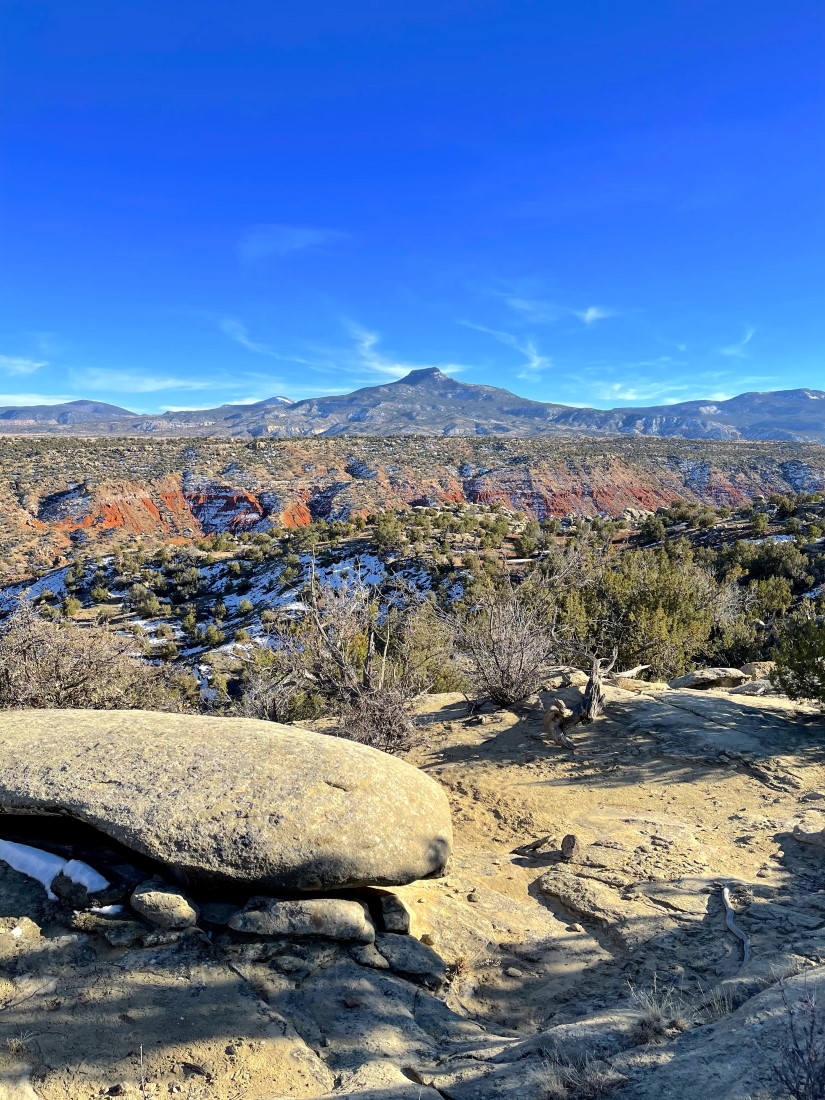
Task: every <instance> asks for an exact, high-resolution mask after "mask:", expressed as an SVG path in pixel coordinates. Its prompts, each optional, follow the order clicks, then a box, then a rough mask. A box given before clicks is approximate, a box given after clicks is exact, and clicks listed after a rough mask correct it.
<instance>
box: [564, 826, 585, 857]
mask: <svg viewBox="0 0 825 1100" xmlns="http://www.w3.org/2000/svg"><path fill="white" fill-rule="evenodd" d="M580 848H581V845H580V843H579V838H578V837H577V836H576V834H575V833H568V834H567V836H564V837H562V841H561V855H562V859H567V860H571V859H574V858H575V857H576V855H577V854H578V852H579V851H580Z"/></svg>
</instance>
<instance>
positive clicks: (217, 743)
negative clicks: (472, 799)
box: [0, 710, 451, 892]
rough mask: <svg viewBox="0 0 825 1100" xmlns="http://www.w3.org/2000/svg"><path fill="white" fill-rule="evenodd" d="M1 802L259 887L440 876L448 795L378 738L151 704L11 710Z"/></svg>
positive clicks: (211, 879)
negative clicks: (377, 745) (378, 744)
mask: <svg viewBox="0 0 825 1100" xmlns="http://www.w3.org/2000/svg"><path fill="white" fill-rule="evenodd" d="M0 810H5V811H26V812H32V813H56V814H63V815H67V816H69V817H73V818H76V819H77V820H79V821H84V822H87V823H88V824H90V825H92V826H94V827H95V828H97V829H99V830H100V831H101V832H103V833H105V834H107V835H108V836H110V837H113V838H114V839H115V840H118V841H120V842H121V843H122V844H125V845H126V846H128V847H129V848H131V849H133V850H134V851H136V852H139V853H141V854H142V855H145V856H149V857H151V858H153V859H155V860H157V861H159V862H160V863H162V864H164V865H165V866H166V867H168V868H171V869H172V870H173V871H174V872H176V875H177V877H178V878H179V879H180V880H182V881H188V882H191V883H194V884H201V885H207V886H219V887H230V888H231V887H244V888H246V887H253V888H255V889H257V890H258V891H267V892H278V891H284V890H286V891H295V892H313V891H319V890H324V889H329V888H340V887H351V886H364V885H377V886H391V885H397V884H403V883H408V882H412V881H414V880H415V879H419V878H426V877H427V876H430V875H434V874H438V873H439V872H440V871H441V870H442V869H443V867H444V864H445V862H446V860H447V857H448V855H449V852H450V844H451V826H450V811H449V806H448V803H447V798H446V796H445V794H444V791H443V790H442V788H441V787H440V786H439V785H438V783H436V782H435V781H434V780H432V779H430V778H429V777H428V776H426V775H425V774H424V773H423V772H421V771H419V770H418V769H417V768H414V767H412V766H411V765H410V764H407V763H405V762H404V761H402V760H399V759H397V758H396V757H393V756H388V755H387V754H386V753H383V752H379V751H378V750H377V749H371V748H367V747H366V746H364V745H358V744H355V743H354V742H352V741H347V740H344V739H342V738H337V737H331V736H327V735H325V734H321V733H312V732H310V731H308V730H302V729H296V728H295V727H293V726H281V725H278V724H276V723H274V722H259V721H256V720H255V719H250V718H202V717H198V716H192V715H180V714H158V713H154V712H151V711H136V710H135V711H130V710H121V711H81V710H77V711H72V710H30V711H6V712H4V714H3V716H2V722H0Z"/></svg>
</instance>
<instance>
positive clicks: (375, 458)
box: [0, 439, 825, 553]
mask: <svg viewBox="0 0 825 1100" xmlns="http://www.w3.org/2000/svg"><path fill="white" fill-rule="evenodd" d="M821 488H825V449H823V448H821V447H818V446H816V445H802V444H776V443H773V444H753V443H733V444H730V443H690V442H686V441H679V442H673V441H667V442H665V441H659V440H650V441H647V440H646V441H643V442H640V441H630V440H617V441H612V442H611V443H610V444H604V443H594V442H586V441H565V442H559V441H556V442H553V441H546V440H524V439H521V440H506V441H504V440H498V439H484V440H466V439H454V440H443V439H438V440H435V439H413V440H410V439H406V440H401V439H374V440H357V441H356V440H352V439H348V440H343V439H342V440H300V441H291V440H290V441H284V440H281V441H267V442H265V443H264V442H256V443H252V444H249V443H238V442H231V443H227V442H220V441H211V440H202V441H198V443H197V444H192V443H191V442H181V441H172V440H164V441H161V440H151V441H145V442H144V441H139V442H132V441H124V440H112V441H90V440H86V441H71V443H69V442H67V441H65V440H56V439H55V440H53V439H40V440H37V441H28V442H27V441H23V440H19V441H14V442H12V443H9V444H7V445H6V446H5V447H4V448H3V451H2V453H0V508H2V512H3V515H4V518H5V521H6V531H5V533H4V537H3V546H2V549H3V550H4V552H8V550H9V549H10V548H14V547H15V546H16V545H19V544H23V543H26V542H27V541H28V542H31V541H32V540H35V541H38V540H39V542H40V543H41V544H42V545H43V547H44V549H45V550H47V551H49V552H52V551H53V552H55V553H57V552H59V551H60V549H61V548H65V547H66V546H68V544H69V540H70V539H72V538H74V539H77V538H78V537H81V538H82V537H85V538H91V539H101V538H102V539H104V540H107V539H111V538H117V537H118V536H120V535H122V536H129V535H135V536H141V535H146V536H152V537H153V538H158V539H170V540H172V539H189V538H198V537H201V536H203V535H204V534H209V533H211V532H217V531H229V532H241V531H266V530H269V529H270V528H271V527H272V526H273V525H276V524H283V525H285V526H287V527H296V526H304V525H306V524H308V523H310V522H311V520H312V519H313V518H346V517H349V516H353V515H367V514H369V513H370V512H375V511H379V510H382V509H388V508H402V507H407V506H409V505H411V504H438V503H444V502H448V501H462V500H463V501H470V502H475V503H487V504H502V505H504V506H506V507H508V508H515V509H518V510H521V511H525V512H527V513H529V514H531V515H534V516H536V517H537V518H539V519H544V518H547V517H549V516H565V515H570V514H580V515H597V514H605V515H617V514H619V513H621V512H622V511H623V510H624V509H625V508H643V509H655V508H657V507H659V506H660V505H666V504H669V503H670V502H672V501H673V500H675V499H677V498H679V497H686V498H688V499H693V500H701V501H703V502H706V503H709V504H715V505H722V504H729V505H738V504H741V503H743V502H745V501H748V500H750V499H752V498H753V497H754V496H755V495H757V494H763V495H764V494H769V493H772V492H788V491H790V490H795V491H799V490H805V491H815V490H817V489H821Z"/></svg>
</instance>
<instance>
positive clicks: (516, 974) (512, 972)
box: [504, 966, 524, 978]
mask: <svg viewBox="0 0 825 1100" xmlns="http://www.w3.org/2000/svg"><path fill="white" fill-rule="evenodd" d="M504 973H505V974H506V975H507V977H508V978H523V977H524V971H523V970H519V968H518V967H517V966H508V967H507V969H506V970H505V971H504Z"/></svg>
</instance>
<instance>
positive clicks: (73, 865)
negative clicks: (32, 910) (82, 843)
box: [0, 840, 109, 901]
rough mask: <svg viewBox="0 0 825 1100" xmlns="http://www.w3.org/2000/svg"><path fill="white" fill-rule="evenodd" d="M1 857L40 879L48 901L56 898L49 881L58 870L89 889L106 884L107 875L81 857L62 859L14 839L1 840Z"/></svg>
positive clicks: (93, 889) (11, 865)
mask: <svg viewBox="0 0 825 1100" xmlns="http://www.w3.org/2000/svg"><path fill="white" fill-rule="evenodd" d="M0 859H2V860H3V862H4V863H8V865H9V867H11V868H12V869H13V870H15V871H19V872H20V874H21V875H27V876H28V878H33V879H35V880H36V881H37V882H39V883H40V884H41V885H42V886H43V888H44V889H45V891H46V894H47V896H48V897H49V899H50V900H51V901H57V895H56V894H54V893H53V891H52V883H53V882H54V880H55V878H56V877H57V876H58V875H59V874H60V872H61V871H62V872H63V874H64V875H65V876H66V878H69V879H71V880H72V882H76V883H77V884H78V886H85V887H86V889H87V890H88V891H89V892H90V893H91V892H93V891H96V890H103V889H105V888H106V887H107V886H108V885H109V882H108V879H105V878H104V877H103V875H101V874H99V873H98V872H97V871H96V870H95V869H94V867H90V866H89V864H88V863H84V862H83V861H82V860H80V859H63V858H62V856H56V855H54V853H53V852H44V851H43V849H42V848H33V847H32V846H31V845H29V844H18V843H17V842H16V841H14V840H0Z"/></svg>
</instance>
